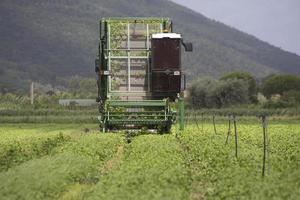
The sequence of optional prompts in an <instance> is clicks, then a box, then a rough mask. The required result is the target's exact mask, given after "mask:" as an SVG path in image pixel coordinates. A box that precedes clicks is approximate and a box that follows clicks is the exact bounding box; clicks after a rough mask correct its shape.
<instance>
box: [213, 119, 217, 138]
mask: <svg viewBox="0 0 300 200" xmlns="http://www.w3.org/2000/svg"><path fill="white" fill-rule="evenodd" d="M213 125H214V131H215V134H217V128H216V122H215V114H214V115H213Z"/></svg>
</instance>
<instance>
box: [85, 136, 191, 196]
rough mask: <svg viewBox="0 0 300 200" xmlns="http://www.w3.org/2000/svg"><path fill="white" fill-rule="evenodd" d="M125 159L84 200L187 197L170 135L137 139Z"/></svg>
mask: <svg viewBox="0 0 300 200" xmlns="http://www.w3.org/2000/svg"><path fill="white" fill-rule="evenodd" d="M124 156H125V158H124V161H123V162H122V165H121V166H120V168H119V169H117V170H116V171H114V172H112V173H111V174H109V175H108V176H106V177H104V178H103V179H102V181H100V182H99V183H98V184H97V185H96V186H95V187H94V188H91V191H90V192H88V193H86V194H85V196H84V199H151V200H153V199H187V198H188V188H189V179H188V170H187V168H186V166H185V160H184V157H183V154H182V152H181V148H180V146H179V144H178V143H177V142H176V139H175V138H174V137H173V136H171V135H164V136H159V135H142V136H138V137H136V138H135V139H134V140H133V141H132V143H130V145H128V146H127V147H126V149H125V155H124Z"/></svg>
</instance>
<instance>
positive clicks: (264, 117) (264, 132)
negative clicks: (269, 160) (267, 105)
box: [262, 115, 267, 177]
mask: <svg viewBox="0 0 300 200" xmlns="http://www.w3.org/2000/svg"><path fill="white" fill-rule="evenodd" d="M262 127H263V166H262V176H263V177H264V176H265V171H266V157H267V155H266V154H267V131H266V129H267V117H266V116H265V115H263V116H262Z"/></svg>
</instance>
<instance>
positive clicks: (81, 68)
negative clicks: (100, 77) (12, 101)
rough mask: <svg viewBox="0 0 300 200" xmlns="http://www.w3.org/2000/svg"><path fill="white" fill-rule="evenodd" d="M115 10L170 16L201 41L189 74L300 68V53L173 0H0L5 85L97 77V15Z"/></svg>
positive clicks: (0, 69)
mask: <svg viewBox="0 0 300 200" xmlns="http://www.w3.org/2000/svg"><path fill="white" fill-rule="evenodd" d="M108 16H167V17H170V18H172V19H173V21H174V28H175V31H176V32H180V33H182V34H183V35H184V38H185V40H186V41H191V42H193V43H194V52H193V53H191V54H186V55H184V59H183V61H184V66H185V71H186V73H187V75H188V80H193V79H195V78H197V77H198V76H205V75H211V76H214V77H218V76H220V75H221V74H223V73H225V72H229V71H232V70H243V71H249V72H252V73H253V74H255V76H257V77H259V78H260V77H264V76H266V75H268V74H270V73H276V72H279V73H300V57H299V56H297V55H296V54H292V53H289V52H286V51H283V50H281V49H280V48H277V47H274V46H272V45H270V44H268V43H265V42H263V41H260V40H258V39H257V38H255V37H253V36H251V35H248V34H245V33H243V32H240V31H238V30H236V29H233V28H231V27H228V26H226V25H224V24H222V23H219V22H216V21H213V20H210V19H208V18H206V17H205V16H203V15H201V14H199V13H196V12H194V11H192V10H190V9H187V8H185V7H182V6H179V5H177V4H175V3H173V2H171V1H167V0H151V1H150V0H130V1H129V0H122V1H117V0H110V1H106V0H89V1H80V0H43V1H40V0H1V3H0V25H1V29H0V40H1V45H0V88H1V89H2V90H10V91H12V90H24V89H25V88H27V87H28V83H29V81H30V80H33V81H39V82H41V83H43V84H47V83H49V84H53V85H65V82H66V79H67V78H68V77H70V76H72V75H75V74H76V75H80V76H89V77H93V76H94V64H93V63H94V58H95V56H96V54H97V46H98V21H99V19H100V18H102V17H108Z"/></svg>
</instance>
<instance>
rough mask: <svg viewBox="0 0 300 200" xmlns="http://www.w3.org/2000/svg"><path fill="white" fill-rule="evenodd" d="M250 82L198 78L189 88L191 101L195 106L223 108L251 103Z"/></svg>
mask: <svg viewBox="0 0 300 200" xmlns="http://www.w3.org/2000/svg"><path fill="white" fill-rule="evenodd" d="M248 88H249V86H248V82H247V81H244V80H238V79H232V80H219V81H217V80H214V79H212V78H203V79H198V80H197V81H195V82H193V83H192V85H191V87H190V88H189V91H190V97H189V103H190V105H191V106H192V107H194V108H213V107H216V108H221V107H225V106H230V105H235V104H245V103H249V96H248Z"/></svg>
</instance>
